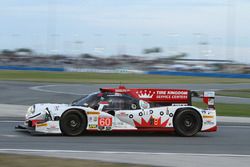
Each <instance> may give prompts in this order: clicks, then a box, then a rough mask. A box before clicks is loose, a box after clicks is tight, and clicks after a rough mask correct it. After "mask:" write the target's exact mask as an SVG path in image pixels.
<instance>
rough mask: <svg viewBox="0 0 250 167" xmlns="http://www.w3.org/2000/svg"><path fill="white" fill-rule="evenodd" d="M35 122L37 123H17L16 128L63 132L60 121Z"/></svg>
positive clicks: (47, 132) (38, 131)
mask: <svg viewBox="0 0 250 167" xmlns="http://www.w3.org/2000/svg"><path fill="white" fill-rule="evenodd" d="M33 122H36V123H30V122H29V123H27V122H25V123H24V124H23V125H17V126H16V127H15V129H16V130H22V131H28V132H30V133H44V134H61V130H60V126H59V121H47V122H39V121H33Z"/></svg>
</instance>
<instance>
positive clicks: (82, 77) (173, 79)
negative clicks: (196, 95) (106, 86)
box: [0, 71, 250, 84]
mask: <svg viewBox="0 0 250 167" xmlns="http://www.w3.org/2000/svg"><path fill="white" fill-rule="evenodd" d="M0 80H8V81H34V82H52V83H53V82H54V83H117V84H119V83H122V84H128V83H138V84H139V83H140V84H160V83H165V84H177V83H178V84H193V83H195V84H206V83H225V84H227V83H249V84H250V79H229V78H209V77H188V76H160V75H142V74H104V73H76V72H38V71H0Z"/></svg>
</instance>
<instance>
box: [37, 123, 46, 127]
mask: <svg viewBox="0 0 250 167" xmlns="http://www.w3.org/2000/svg"><path fill="white" fill-rule="evenodd" d="M42 126H48V124H47V123H41V124H36V127H42Z"/></svg>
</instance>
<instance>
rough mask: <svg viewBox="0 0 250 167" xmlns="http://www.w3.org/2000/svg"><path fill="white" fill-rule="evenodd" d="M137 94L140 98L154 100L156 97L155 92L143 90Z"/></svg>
mask: <svg viewBox="0 0 250 167" xmlns="http://www.w3.org/2000/svg"><path fill="white" fill-rule="evenodd" d="M136 94H137V95H138V97H139V98H142V99H150V98H152V97H153V96H154V94H155V91H151V90H141V91H137V92H136Z"/></svg>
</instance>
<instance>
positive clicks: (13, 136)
mask: <svg viewBox="0 0 250 167" xmlns="http://www.w3.org/2000/svg"><path fill="white" fill-rule="evenodd" d="M0 136H3V137H11V138H15V137H19V135H8V134H6V135H0Z"/></svg>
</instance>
